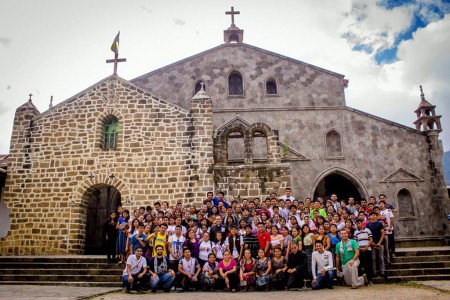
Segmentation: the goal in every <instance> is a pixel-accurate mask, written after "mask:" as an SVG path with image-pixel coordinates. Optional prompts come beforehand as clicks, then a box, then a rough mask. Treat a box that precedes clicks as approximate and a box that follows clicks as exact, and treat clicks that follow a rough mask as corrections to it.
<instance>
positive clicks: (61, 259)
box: [0, 255, 107, 264]
mask: <svg viewBox="0 0 450 300" xmlns="http://www.w3.org/2000/svg"><path fill="white" fill-rule="evenodd" d="M0 262H36V263H37V262H40V263H99V264H103V263H104V264H107V260H106V258H105V256H103V255H80V256H76V255H70V256H0Z"/></svg>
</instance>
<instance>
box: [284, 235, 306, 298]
mask: <svg viewBox="0 0 450 300" xmlns="http://www.w3.org/2000/svg"><path fill="white" fill-rule="evenodd" d="M291 250H292V251H291V252H290V253H289V255H288V262H287V270H286V273H285V274H286V276H287V278H286V279H287V280H286V290H289V289H291V288H299V291H305V290H306V281H305V279H306V277H307V276H308V256H307V255H306V252H304V251H302V250H300V249H299V248H298V245H297V243H292V244H291Z"/></svg>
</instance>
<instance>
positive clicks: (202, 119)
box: [188, 89, 214, 202]
mask: <svg viewBox="0 0 450 300" xmlns="http://www.w3.org/2000/svg"><path fill="white" fill-rule="evenodd" d="M190 109H191V116H192V130H193V133H192V142H191V149H192V165H191V178H190V179H191V183H190V187H191V188H192V190H191V191H192V192H191V193H190V195H191V197H188V201H189V202H201V201H202V200H203V199H205V198H206V193H207V192H209V191H213V188H214V182H213V169H212V167H213V164H214V156H213V121H212V115H213V112H212V101H211V98H210V97H209V96H208V95H207V94H206V93H205V91H204V90H203V89H201V90H200V91H199V92H198V93H197V94H196V95H195V96H194V97H193V98H192V100H191V103H190ZM189 198H190V199H189Z"/></svg>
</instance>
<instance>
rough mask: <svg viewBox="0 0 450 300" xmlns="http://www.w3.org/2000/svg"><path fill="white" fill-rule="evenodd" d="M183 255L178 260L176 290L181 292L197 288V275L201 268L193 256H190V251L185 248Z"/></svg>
mask: <svg viewBox="0 0 450 300" xmlns="http://www.w3.org/2000/svg"><path fill="white" fill-rule="evenodd" d="M183 255H184V257H183V258H182V259H181V260H180V263H179V265H178V273H177V279H176V281H177V284H178V287H177V292H178V293H182V292H184V291H185V290H188V291H195V290H197V288H198V276H199V275H200V272H201V270H202V269H201V268H200V264H199V263H198V261H197V259H196V258H195V257H191V251H190V250H189V249H187V248H185V249H184V251H183Z"/></svg>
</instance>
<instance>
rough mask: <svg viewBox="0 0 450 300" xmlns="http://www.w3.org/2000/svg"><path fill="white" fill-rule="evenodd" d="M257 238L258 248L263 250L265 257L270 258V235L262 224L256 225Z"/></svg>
mask: <svg viewBox="0 0 450 300" xmlns="http://www.w3.org/2000/svg"><path fill="white" fill-rule="evenodd" d="M256 236H257V238H258V242H259V247H260V248H261V249H263V250H264V253H265V254H266V256H267V257H269V256H270V241H271V237H270V234H269V233H268V232H267V231H266V228H265V225H264V223H262V222H259V223H258V233H257V235H256Z"/></svg>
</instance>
